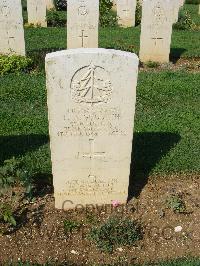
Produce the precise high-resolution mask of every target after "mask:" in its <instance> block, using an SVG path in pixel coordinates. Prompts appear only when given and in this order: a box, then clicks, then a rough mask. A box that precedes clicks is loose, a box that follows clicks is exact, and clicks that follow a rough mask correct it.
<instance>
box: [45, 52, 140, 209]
mask: <svg viewBox="0 0 200 266" xmlns="http://www.w3.org/2000/svg"><path fill="white" fill-rule="evenodd" d="M138 61H139V60H138V57H137V56H136V55H135V54H132V53H127V52H122V51H117V50H106V49H72V50H66V51H61V52H56V53H52V54H48V55H47V57H46V73H47V90H48V110H49V132H50V144H51V159H52V167H53V168H52V169H53V180H54V181H53V183H54V195H55V206H56V208H59V209H60V208H62V207H63V205H64V207H65V208H73V207H75V206H76V205H77V204H82V205H84V206H85V205H86V204H110V203H111V202H112V201H114V200H118V201H119V202H121V203H125V202H126V200H127V196H128V185H129V173H130V163H131V150H132V138H133V126H134V113H135V101H136V83H137V73H138Z"/></svg>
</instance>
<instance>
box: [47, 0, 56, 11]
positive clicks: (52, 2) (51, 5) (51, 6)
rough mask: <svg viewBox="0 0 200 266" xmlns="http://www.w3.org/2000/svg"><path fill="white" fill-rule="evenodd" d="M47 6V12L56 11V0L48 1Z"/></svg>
mask: <svg viewBox="0 0 200 266" xmlns="http://www.w3.org/2000/svg"><path fill="white" fill-rule="evenodd" d="M46 6H47V10H50V9H54V8H55V5H54V0H46Z"/></svg>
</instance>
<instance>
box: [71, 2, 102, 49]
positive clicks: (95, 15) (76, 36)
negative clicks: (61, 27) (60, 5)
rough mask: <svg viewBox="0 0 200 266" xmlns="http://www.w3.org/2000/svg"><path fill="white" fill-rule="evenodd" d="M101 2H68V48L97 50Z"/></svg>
mask: <svg viewBox="0 0 200 266" xmlns="http://www.w3.org/2000/svg"><path fill="white" fill-rule="evenodd" d="M98 24H99V0H68V1H67V48H68V49H70V48H82V47H83V48H97V47H98Z"/></svg>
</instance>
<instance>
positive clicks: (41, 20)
mask: <svg viewBox="0 0 200 266" xmlns="http://www.w3.org/2000/svg"><path fill="white" fill-rule="evenodd" d="M46 7H47V6H46V0H27V11H28V23H29V24H33V25H38V26H41V27H47V22H46Z"/></svg>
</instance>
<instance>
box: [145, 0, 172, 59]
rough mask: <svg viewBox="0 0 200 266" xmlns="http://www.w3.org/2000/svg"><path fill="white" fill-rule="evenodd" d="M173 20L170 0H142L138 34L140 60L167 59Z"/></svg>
mask: <svg viewBox="0 0 200 266" xmlns="http://www.w3.org/2000/svg"><path fill="white" fill-rule="evenodd" d="M173 22H174V16H173V5H172V2H171V0H143V5H142V23H141V24H142V25H141V35H140V60H141V61H142V62H147V61H155V62H161V63H164V62H168V61H169V54H170V44H171V34H172V24H173Z"/></svg>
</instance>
